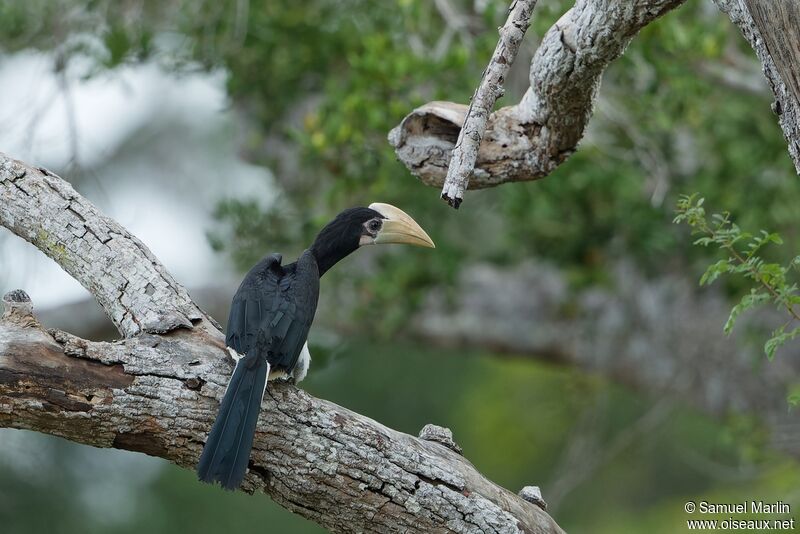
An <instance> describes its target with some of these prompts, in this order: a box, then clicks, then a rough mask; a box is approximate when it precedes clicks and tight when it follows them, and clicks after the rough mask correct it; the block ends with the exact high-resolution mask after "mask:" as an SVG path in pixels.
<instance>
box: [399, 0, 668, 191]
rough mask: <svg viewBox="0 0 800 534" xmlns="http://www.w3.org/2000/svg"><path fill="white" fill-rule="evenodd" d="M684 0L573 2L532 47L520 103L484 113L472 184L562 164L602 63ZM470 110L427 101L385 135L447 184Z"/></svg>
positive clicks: (432, 180)
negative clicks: (452, 161)
mask: <svg viewBox="0 0 800 534" xmlns="http://www.w3.org/2000/svg"><path fill="white" fill-rule="evenodd" d="M683 2H684V0H634V1H629V2H617V1H612V0H578V1H576V2H575V5H574V6H573V7H572V9H570V10H569V11H567V12H566V13H565V14H564V15H563V16H562V17H561V18H560V19H559V20H558V22H556V23H555V24H554V25H553V26H552V27H551V28H550V29H549V30H548V32H547V33H546V34H545V36H544V38H543V39H542V42H541V43H540V45H539V47H538V49H537V50H536V54H535V55H534V58H533V61H532V62H531V69H530V88H529V89H528V91H527V92H526V94H525V95H524V97H523V98H522V100H521V101H520V102H519V103H518V104H517V105H515V106H509V107H504V108H501V109H499V110H497V111H496V112H494V113H492V114H491V115H489V117H488V119H487V122H486V133H485V135H484V137H483V139H482V141H481V143H480V146H479V149H478V152H477V159H476V161H475V166H474V170H473V173H472V178H471V179H470V181H469V188H470V189H481V188H486V187H494V186H497V185H499V184H502V183H506V182H518V181H527V180H536V179H538V178H542V177H544V176H547V175H548V174H550V173H551V172H552V171H553V170H554V169H555V168H556V167H558V166H559V165H560V164H561V163H563V162H564V161H565V160H566V159H567V158H568V157H569V156H570V155H571V154H572V153H573V152H574V151H575V150H576V147H577V145H578V142H579V141H580V139H581V138H582V137H583V133H584V130H585V128H586V125H587V123H588V121H589V118H590V116H591V114H592V110H593V106H594V102H595V98H596V95H597V90H598V88H599V86H600V79H601V77H602V74H603V72H604V71H605V69H606V67H608V65H609V64H610V63H611V62H612V61H613V60H615V59H616V58H618V57H619V56H620V55H621V54H622V52H623V51H624V50H625V48H626V47H627V46H628V44H629V43H630V41H631V39H633V37H634V36H635V35H636V34H637V33H638V31H639V30H640V29H641V28H643V27H644V26H646V25H647V24H649V23H650V22H652V21H654V20H655V19H656V18H658V17H660V16H661V15H663V14H664V13H666V12H667V11H669V10H671V9H674V8H676V7H678V6H679V5H681V4H682V3H683ZM467 109H468V108H467V107H466V106H463V105H460V104H455V103H451V102H438V101H437V102H430V103H428V104H425V105H424V106H422V107H420V108H417V109H415V110H414V111H412V112H411V113H410V114H409V115H407V116H406V117H405V118H404V119H403V120H402V122H401V123H400V124H399V125H398V126H396V127H395V128H393V129H392V131H391V132H390V133H389V142H390V143H391V144H392V146H394V149H395V152H396V154H397V156H398V158H399V159H400V161H401V162H403V164H404V165H405V166H406V167H407V168H408V169H409V170H410V171H411V172H412V173H413V174H414V175H416V176H417V177H419V179H420V180H421V181H422V182H423V183H425V184H427V185H431V186H434V187H441V186H442V185H443V184H444V183H445V177H446V175H447V172H448V167H449V165H450V158H451V153H452V152H453V147H454V145H455V144H456V143H457V140H458V138H459V135H460V128H461V125H462V124H463V123H464V118H465V116H466V114H467Z"/></svg>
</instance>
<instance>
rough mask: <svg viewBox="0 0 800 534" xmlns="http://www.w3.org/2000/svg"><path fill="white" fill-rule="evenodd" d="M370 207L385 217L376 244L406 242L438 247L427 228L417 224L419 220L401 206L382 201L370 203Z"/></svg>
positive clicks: (420, 245) (419, 245)
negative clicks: (424, 228) (426, 230)
mask: <svg viewBox="0 0 800 534" xmlns="http://www.w3.org/2000/svg"><path fill="white" fill-rule="evenodd" d="M369 208H370V209H373V210H375V211H377V212H378V213H380V214H381V215H383V217H384V221H383V227H382V228H381V230H380V232H378V236H377V237H376V238H375V244H376V245H382V244H388V243H405V244H407V245H416V246H418V247H428V248H436V245H434V244H433V241H432V240H431V238H430V237H429V236H428V234H427V233H425V230H423V229H422V228H421V227H420V225H418V224H417V221H415V220H414V219H412V218H411V216H409V215H408V213H406V212H404V211H403V210H401V209H400V208H396V207H394V206H392V205H391V204H383V203H380V202H375V203H373V204H370V205H369Z"/></svg>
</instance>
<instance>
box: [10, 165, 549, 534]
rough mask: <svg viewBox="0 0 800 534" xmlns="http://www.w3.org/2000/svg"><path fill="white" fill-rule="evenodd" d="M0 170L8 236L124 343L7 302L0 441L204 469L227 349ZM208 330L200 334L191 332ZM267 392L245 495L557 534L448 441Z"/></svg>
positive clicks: (17, 297) (166, 295)
mask: <svg viewBox="0 0 800 534" xmlns="http://www.w3.org/2000/svg"><path fill="white" fill-rule="evenodd" d="M0 170H1V171H2V174H0V177H2V179H1V180H0V187H1V188H0V194H1V195H2V197H1V198H2V200H3V204H2V206H3V211H2V215H1V216H0V224H3V225H6V226H9V227H11V228H12V229H13V230H14V231H15V232H16V233H18V234H19V235H21V236H23V237H25V238H27V239H29V240H30V241H31V242H32V243H34V244H35V245H37V246H39V247H40V248H42V249H43V250H44V251H46V252H47V253H48V254H49V255H50V256H51V257H52V258H53V259H55V260H56V261H57V262H59V263H60V264H61V265H62V266H64V267H65V268H67V269H69V270H70V272H72V273H75V275H76V277H80V280H81V282H83V283H84V285H85V286H86V287H87V288H89V290H90V291H92V292H96V294H97V295H98V300H101V302H103V303H104V305H105V306H106V309H107V310H109V313H118V312H120V311H121V310H124V311H122V312H121V315H119V314H118V315H116V318H117V319H116V321H115V322H116V323H117V325H118V326H119V327H120V328H121V330H123V331H124V332H125V333H126V334H128V338H127V339H124V340H121V341H116V342H92V341H87V340H85V339H81V338H79V337H76V336H74V335H71V334H68V333H65V332H61V331H50V332H47V331H44V330H43V329H42V328H41V326H40V325H39V322H38V321H37V320H36V319H35V318H34V317H33V314H32V309H33V308H32V304H31V303H30V299H28V298H27V295H25V294H24V292H12V293H10V294H9V295H7V298H6V301H7V306H6V308H7V309H6V313H5V314H4V315H3V317H2V319H0V426H3V427H11V428H24V429H30V430H36V431H39V432H45V433H49V434H54V435H58V436H62V437H65V438H67V439H70V440H73V441H77V442H80V443H87V444H90V445H94V446H98V447H115V448H120V449H127V450H133V451H139V452H143V453H146V454H150V455H153V456H158V457H161V458H165V459H167V460H170V461H172V462H174V463H176V464H178V465H180V466H183V467H187V468H193V467H194V465H195V464H196V462H197V459H198V457H199V455H200V451H201V449H202V446H203V441H204V439H205V437H206V435H207V433H208V431H209V429H210V427H211V423H212V422H213V419H214V417H215V415H216V410H217V407H218V401H219V399H220V398H221V397H222V394H223V392H224V389H225V385H226V383H227V380H228V377H229V375H230V372H231V367H232V362H231V361H230V359H229V357H228V356H227V352H226V350H225V347H224V341H223V336H222V333H221V332H220V331H219V330H218V329H217V328H216V327H215V325H214V323H213V322H211V320H210V319H209V320H205V319H207V317H205V316H204V315H203V314H202V312H200V310H199V309H198V308H197V306H196V305H195V304H194V303H193V302H192V301H191V300H190V299H189V297H188V295H187V294H186V291H185V290H184V289H183V288H182V287H181V286H180V285H178V284H177V283H176V282H175V281H174V280H173V279H172V278H171V277H170V276H169V274H168V273H167V272H166V271H165V269H164V268H163V266H161V265H160V263H159V262H158V260H157V259H156V258H155V257H154V256H153V255H152V254H151V253H150V252H149V251H147V249H146V248H145V247H144V246H143V245H141V243H139V242H138V240H136V238H134V237H133V236H131V235H130V234H129V233H128V232H127V231H125V230H124V229H123V228H122V227H121V226H119V225H118V224H117V223H116V222H114V221H113V220H111V219H109V218H107V217H105V216H103V215H102V214H101V213H100V212H99V211H98V210H97V208H95V207H94V206H93V205H92V204H91V203H89V202H88V201H87V200H86V199H84V198H82V197H81V196H80V195H78V193H76V192H75V191H74V190H73V189H72V188H71V187H70V186H69V184H67V183H66V182H64V181H63V180H61V179H60V178H58V177H56V176H54V175H52V174H51V173H48V172H46V171H42V170H37V169H33V168H31V167H30V166H27V165H25V164H22V163H20V162H16V161H13V160H11V159H9V158H7V157H3V159H2V160H1V161H0ZM25 210H28V211H30V212H31V213H25ZM48 218H52V220H50V219H48ZM29 226H30V227H29ZM116 254H120V255H121V256H122V257H121V258H117V257H116V256H115V255H116ZM107 279H108V280H107ZM143 279H147V280H150V282H149V283H150V284H152V287H153V289H152V290H150V289H148V287H147V285H146V284H145V285H144V286H142V282H141V280H143ZM109 280H110V281H109ZM122 280H128V282H127V283H125V282H120V281H122ZM115 284H121V287H119V286H118V285H115ZM131 286H135V287H136V288H137V289H136V291H131ZM115 291H116V292H115ZM118 295H119V296H118ZM103 299H105V301H104V300H103ZM152 310H163V313H162V315H161V316H159V315H158V314H154V313H153V312H152ZM126 315H127V317H129V318H130V320H131V321H132V323H129V322H128V321H127V317H126ZM160 317H161V318H160ZM163 317H167V318H176V317H177V318H181V317H183V318H185V319H186V321H185V322H181V321H177V320H173V319H170V320H169V321H165V320H164V319H163ZM196 320H201V321H202V322H201V323H200V324H202V326H203V327H202V328H201V327H198V326H197V325H196V326H195V327H194V328H183V327H184V326H187V327H190V326H191V322H192V321H196ZM134 325H135V326H134ZM153 325H156V327H155V328H154V327H153ZM136 327H138V330H137V329H136ZM151 330H155V331H159V330H168V331H167V332H164V333H152V332H151ZM133 334H136V335H133ZM267 392H268V395H266V397H265V399H264V403H263V404H264V405H263V410H262V413H261V419H260V421H259V425H258V429H257V432H256V437H255V443H254V448H253V454H252V458H251V464H250V470H249V472H248V475H247V477H246V479H245V482H244V484H243V488H244V489H245V490H247V491H250V492H253V491H263V492H265V493H267V494H269V495H270V496H271V497H272V498H273V499H274V500H275V501H276V502H278V503H279V504H281V505H283V506H284V507H286V508H288V509H289V510H292V511H294V512H296V513H298V514H300V515H302V516H304V517H307V518H309V519H311V520H313V521H316V522H317V523H319V524H320V525H322V526H324V527H326V528H328V529H330V530H332V531H335V532H399V531H402V532H531V533H549V532H561V530H560V528H559V527H558V525H556V523H555V522H554V521H553V520H552V519H551V518H550V516H548V515H547V514H546V512H544V511H542V510H541V509H540V508H539V507H538V506H536V505H535V504H532V503H530V502H527V501H525V500H524V499H523V498H521V497H519V496H517V495H515V494H513V493H512V492H510V491H507V490H505V489H503V488H500V487H499V486H497V485H495V484H494V483H492V482H491V481H489V480H487V479H486V478H484V477H483V476H482V475H481V474H480V473H479V472H478V471H477V470H476V469H475V468H474V467H473V466H472V465H471V464H470V463H469V462H468V461H467V460H466V459H464V457H463V456H461V455H459V454H457V453H456V452H454V451H453V450H451V448H457V446H455V445H454V444H452V445H450V444H447V446H446V445H445V444H442V442H441V439H440V438H439V435H440V434H441V435H446V432H439V433H437V435H436V436H437V437H436V439H431V440H427V439H420V438H415V437H412V436H409V435H407V434H403V433H400V432H396V431H393V430H390V429H388V428H386V427H385V426H383V425H381V424H379V423H376V422H375V421H373V420H371V419H368V418H366V417H364V416H361V415H358V414H356V413H353V412H351V411H349V410H346V409H344V408H341V407H339V406H336V405H334V404H332V403H329V402H326V401H324V400H320V399H315V398H314V397H312V396H310V395H308V394H307V393H305V392H303V391H302V390H299V389H297V388H295V387H294V386H291V385H288V384H284V383H277V384H276V383H273V384H271V385H270V387H269V388H268V389H267ZM425 435H426V436H427V434H425Z"/></svg>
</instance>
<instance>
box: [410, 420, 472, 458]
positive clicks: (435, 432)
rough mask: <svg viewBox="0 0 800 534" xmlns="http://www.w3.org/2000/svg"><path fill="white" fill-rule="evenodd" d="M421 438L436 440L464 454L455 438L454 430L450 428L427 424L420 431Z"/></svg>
mask: <svg viewBox="0 0 800 534" xmlns="http://www.w3.org/2000/svg"><path fill="white" fill-rule="evenodd" d="M419 439H424V440H425V441H434V442H436V443H438V444H440V445H444V446H445V447H447V448H448V449H450V450H451V451H454V452H456V453H458V454H461V455H463V451H462V450H461V447H460V446H459V444H458V443H456V442H455V440H454V439H453V431H452V430H450V429H449V428H445V427H443V426H437V425H431V424H427V425H425V426H424V427H422V430H420V431H419Z"/></svg>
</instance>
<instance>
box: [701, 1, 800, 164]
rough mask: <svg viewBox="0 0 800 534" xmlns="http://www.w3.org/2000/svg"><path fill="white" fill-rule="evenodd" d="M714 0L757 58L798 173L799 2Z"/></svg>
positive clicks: (799, 125)
mask: <svg viewBox="0 0 800 534" xmlns="http://www.w3.org/2000/svg"><path fill="white" fill-rule="evenodd" d="M714 2H715V3H716V4H717V6H718V7H719V8H720V10H722V11H723V12H725V13H727V14H728V16H729V17H730V18H731V21H732V22H733V23H734V24H735V25H736V26H738V27H739V30H741V32H742V34H743V35H744V37H745V39H747V41H748V42H749V43H750V46H752V47H753V50H755V53H756V56H758V59H759V61H761V66H762V68H763V70H764V76H765V77H766V78H767V82H769V86H770V88H772V92H773V93H774V94H775V103H774V104H773V105H772V110H773V111H774V112H775V114H776V115H778V122H779V123H780V126H781V129H782V130H783V135H784V137H786V140H787V142H788V145H789V146H788V148H789V155H790V156H791V158H792V161H793V162H794V166H795V169H796V170H797V172H798V173H800V74H799V73H800V27H798V25H797V21H798V20H800V6H798V4H797V2H759V1H756V0H714Z"/></svg>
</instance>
